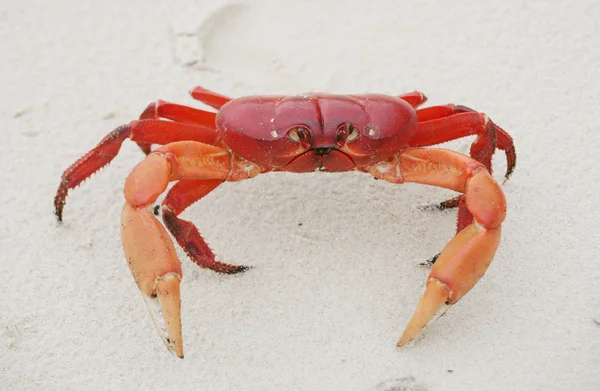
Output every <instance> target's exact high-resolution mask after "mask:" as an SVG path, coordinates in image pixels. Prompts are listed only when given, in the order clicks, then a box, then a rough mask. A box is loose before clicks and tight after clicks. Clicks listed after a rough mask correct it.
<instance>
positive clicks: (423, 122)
mask: <svg viewBox="0 0 600 391" xmlns="http://www.w3.org/2000/svg"><path fill="white" fill-rule="evenodd" d="M417 120H418V127H417V132H416V133H415V135H414V136H413V138H412V139H411V143H410V145H411V147H424V146H429V145H435V144H441V143H443V142H446V141H450V140H454V139H457V138H461V137H466V136H471V135H477V138H476V139H475V141H474V142H473V144H472V145H471V157H472V158H473V159H475V160H477V161H479V162H481V163H483V164H484V165H485V166H486V167H487V169H488V170H489V171H490V172H491V171H492V170H491V169H492V155H493V154H494V151H495V149H496V148H498V149H500V150H502V151H504V152H505V154H506V160H507V166H506V174H505V179H508V178H509V177H510V175H511V174H512V172H513V170H514V168H515V164H516V160H517V156H516V153H515V146H514V144H513V140H512V138H511V137H510V135H509V134H508V133H507V132H506V131H505V130H503V129H502V128H500V127H499V126H498V125H496V124H494V123H493V122H492V121H491V120H490V119H489V118H488V117H487V116H486V115H485V114H483V113H479V112H476V111H475V110H473V109H470V108H468V107H465V106H455V105H446V106H434V107H428V108H425V109H420V110H417Z"/></svg>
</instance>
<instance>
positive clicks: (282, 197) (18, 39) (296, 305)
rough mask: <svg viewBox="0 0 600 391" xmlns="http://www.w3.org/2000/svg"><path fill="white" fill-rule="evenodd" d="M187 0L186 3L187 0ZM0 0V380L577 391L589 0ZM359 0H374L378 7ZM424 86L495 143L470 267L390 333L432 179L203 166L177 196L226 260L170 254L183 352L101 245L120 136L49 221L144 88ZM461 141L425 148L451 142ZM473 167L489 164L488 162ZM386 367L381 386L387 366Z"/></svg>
mask: <svg viewBox="0 0 600 391" xmlns="http://www.w3.org/2000/svg"><path fill="white" fill-rule="evenodd" d="M200 3H203V4H200ZM398 3H399V2H396V1H392V0H389V1H379V2H373V1H370V2H365V1H363V2H361V1H346V2H344V3H343V4H344V5H343V6H341V5H340V3H337V2H333V1H304V2H291V1H240V2H237V3H234V2H226V1H216V0H214V1H210V2H208V1H207V2H199V1H187V2H186V1H183V0H177V1H170V2H152V1H139V0H138V1H129V2H121V1H116V0H110V1H104V2H98V1H88V0H83V1H79V2H77V3H76V4H75V2H70V1H67V0H57V1H54V2H44V1H33V0H28V1H21V2H18V3H17V2H9V1H5V2H3V3H2V5H0V31H1V33H2V35H1V36H2V37H3V38H2V39H1V40H0V52H1V53H2V61H1V62H0V66H1V67H2V68H1V72H0V85H1V86H2V92H1V93H2V96H3V100H2V105H0V120H1V126H0V129H1V130H0V132H1V134H2V138H1V140H2V145H3V148H2V154H0V164H1V166H2V171H1V183H2V192H1V193H0V201H1V204H2V205H3V213H2V223H1V224H0V249H1V250H0V251H1V253H0V254H1V262H0V273H1V275H2V278H1V279H0V291H1V292H2V295H1V296H0V297H1V298H0V388H1V389H3V390H4V389H6V390H8V389H14V390H17V389H19V390H25V389H28V390H32V389H44V390H59V389H60V390H83V389H85V390H90V389H113V390H116V389H129V390H130V389H178V390H187V389H190V390H192V389H193V390H199V389H202V390H287V389H290V390H292V389H293V390H388V391H389V390H421V391H423V390H483V389H485V390H599V389H600V369H599V364H598V363H599V362H600V343H599V341H600V304H599V301H598V297H600V284H599V283H598V281H599V279H600V262H598V260H597V254H598V253H600V249H599V246H598V243H599V242H598V232H599V223H598V221H599V220H600V214H599V212H598V192H599V191H600V188H599V186H598V183H599V182H598V178H599V177H600V168H599V165H598V151H599V150H600V125H599V123H600V114H599V106H598V102H600V82H599V78H598V76H599V75H600V49H599V45H598V42H599V41H598V36H599V35H600V27H599V26H600V25H599V24H598V19H599V18H600V3H598V2H597V1H594V0H588V1H578V2H566V1H563V2H561V1H556V2H553V4H554V5H553V6H551V7H550V6H548V5H547V4H549V3H550V2H541V1H530V2H525V1H523V2H521V1H516V0H513V1H503V2H485V4H483V3H484V2H476V1H472V2H468V1H454V2H436V1H425V2H403V3H404V4H402V5H400V4H398ZM376 4H377V5H376ZM195 85H202V86H205V87H207V88H210V89H214V90H216V91H220V92H222V93H224V94H227V95H231V96H240V95H248V94H255V93H260V94H266V93H292V94H295V93H300V92H306V91H331V92H340V93H357V92H382V93H389V94H399V93H402V92H407V91H412V90H415V89H418V90H421V91H423V92H425V93H426V94H427V95H428V96H429V98H430V102H429V103H430V104H432V105H435V104H446V103H459V104H464V105H468V106H471V107H474V108H476V109H478V110H481V111H483V112H486V113H487V114H488V115H489V116H490V117H491V118H492V119H493V120H494V121H495V122H496V123H498V124H500V125H501V126H502V127H504V128H505V129H507V130H508V131H509V132H510V133H511V134H512V136H513V137H514V140H515V143H516V146H517V153H518V164H517V169H516V171H515V174H514V176H513V177H512V178H511V180H510V181H509V182H508V183H507V184H506V185H505V186H504V190H505V192H506V196H507V199H508V202H509V209H508V217H507V219H506V222H505V224H504V235H503V237H502V240H501V243H500V247H499V250H498V252H497V255H496V258H495V261H494V263H493V264H492V266H491V267H490V269H489V271H488V273H487V274H486V276H485V277H484V279H483V280H482V281H481V282H480V283H479V284H478V285H477V286H476V287H475V288H474V289H473V290H472V291H471V293H469V294H468V295H467V296H466V297H465V298H464V299H463V300H461V301H460V302H459V303H458V304H457V305H455V306H453V307H452V308H450V309H449V311H448V312H447V313H446V315H445V316H444V317H442V318H440V319H439V320H438V321H437V322H436V323H435V324H433V325H431V326H430V327H429V328H428V329H427V330H426V331H425V332H424V333H423V335H422V336H421V337H420V338H419V339H418V340H417V341H416V342H415V343H413V344H411V345H409V346H407V347H405V348H403V349H398V348H396V346H395V343H396V341H397V338H398V337H399V335H400V333H401V332H402V330H403V328H404V326H405V325H406V322H407V321H408V319H409V318H410V316H411V315H412V312H413V310H414V309H415V306H416V304H417V302H418V300H419V297H420V295H421V294H422V292H423V288H424V282H425V278H426V275H427V270H426V269H424V268H423V267H420V266H419V263H420V262H422V261H424V260H426V259H427V258H429V257H431V256H432V255H434V254H436V253H437V252H439V250H440V249H441V248H442V247H443V246H444V244H445V243H446V242H447V241H448V240H449V239H450V238H451V237H452V234H453V226H454V221H455V212H453V211H446V212H431V211H429V212H427V211H421V210H419V208H418V206H420V205H426V204H429V203H432V202H436V201H441V200H443V199H444V197H447V196H449V195H450V194H451V193H449V192H448V191H445V190H439V189H435V188H429V187H425V186H418V185H403V186H400V185H399V186H394V185H391V184H388V183H384V182H382V181H373V180H372V179H370V178H369V177H367V176H365V175H364V174H360V173H350V174H343V175H342V174H340V175H326V174H318V173H315V174H306V175H294V174H271V175H265V176H263V177H259V178H257V179H254V180H251V181H246V182H242V183H238V184H227V185H224V186H222V187H221V188H219V189H217V190H216V191H214V192H213V193H211V194H210V195H209V196H208V197H206V199H205V200H203V201H202V202H200V203H198V204H197V205H195V206H194V207H193V208H190V209H189V210H188V211H186V212H185V213H184V215H183V216H184V218H186V219H190V220H192V221H194V222H195V223H197V225H198V227H199V228H200V230H201V232H203V233H204V235H205V237H206V239H207V240H208V242H209V243H210V244H211V246H212V248H214V249H215V251H216V253H217V254H218V256H219V257H220V258H221V259H224V260H226V261H229V262H232V263H241V264H246V265H253V266H254V268H253V269H251V270H250V271H249V272H247V273H244V274H242V275H237V276H233V277H231V276H221V275H216V274H215V273H212V272H210V271H207V270H202V269H200V268H198V267H196V266H195V265H194V264H192V263H191V262H190V261H189V260H188V259H187V258H186V257H185V255H184V254H183V252H182V251H179V250H178V251H179V255H180V257H181V260H182V263H183V272H184V282H183V285H182V297H183V324H184V340H185V349H186V358H185V359H184V360H179V359H176V358H175V357H174V356H172V355H170V354H169V353H168V352H167V351H166V350H165V348H164V346H163V345H162V343H161V342H160V340H159V338H158V337H157V334H156V331H155V329H154V326H153V324H152V322H151V320H150V317H149V316H148V313H147V310H146V308H145V305H144V303H143V300H142V298H141V296H140V294H139V293H138V290H137V287H136V286H135V284H134V281H133V279H132V278H131V274H130V272H129V270H128V268H127V265H126V263H125V259H124V256H123V254H122V249H121V244H120V235H119V217H120V209H121V206H122V203H123V196H122V186H123V181H124V179H125V177H126V175H127V173H128V172H129V170H131V168H132V167H133V166H134V165H135V164H136V162H138V161H140V159H142V155H141V153H140V152H139V150H138V149H137V148H136V147H135V145H133V144H132V143H126V145H124V147H123V149H122V150H121V153H120V155H119V156H118V157H117V159H115V161H114V162H113V163H112V164H111V165H110V167H108V168H107V169H104V170H102V171H101V172H100V173H99V174H98V175H95V176H94V177H93V178H92V179H91V180H89V181H88V182H86V183H85V185H84V186H82V187H80V188H78V189H76V190H75V191H73V192H72V193H71V196H70V197H69V198H68V202H67V206H66V209H65V222H64V223H63V224H62V225H59V224H58V223H57V222H56V219H55V217H54V215H53V197H54V193H55V191H56V188H57V186H58V183H59V178H60V175H61V173H62V171H63V170H64V169H65V168H66V167H68V165H69V164H70V163H72V162H73V161H74V160H75V159H77V158H78V157H79V156H81V155H82V154H83V153H85V152H86V151H87V150H88V149H90V148H91V147H92V146H94V145H95V144H96V143H97V142H98V141H99V140H100V139H101V138H102V137H103V136H104V135H105V134H107V133H108V132H109V131H110V130H112V129H113V128H114V127H116V126H117V125H120V124H123V123H126V122H128V121H130V120H131V119H134V118H135V117H136V116H137V115H138V114H139V113H140V112H141V110H142V109H143V108H144V107H145V106H146V105H147V104H148V103H149V102H151V101H154V100H155V99H158V98H161V99H166V100H171V101H176V102H181V103H184V104H189V105H197V106H198V107H200V105H199V104H197V103H195V102H193V101H192V99H191V98H190V97H189V96H188V95H187V91H188V90H189V89H190V88H191V87H193V86H195ZM471 141H472V139H464V140H458V141H456V142H452V143H449V144H448V145H447V146H448V147H451V148H453V149H456V150H458V151H461V152H465V151H467V150H468V146H469V144H470V142H471ZM494 163H495V167H496V176H497V177H500V175H501V174H500V173H501V172H502V171H503V170H504V167H505V159H504V158H503V156H502V155H501V154H497V156H496V157H495V160H494ZM394 381H395V382H394Z"/></svg>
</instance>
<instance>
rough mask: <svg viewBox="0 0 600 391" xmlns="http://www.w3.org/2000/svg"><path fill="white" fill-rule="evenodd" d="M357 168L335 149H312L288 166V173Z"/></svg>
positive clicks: (337, 170)
mask: <svg viewBox="0 0 600 391" xmlns="http://www.w3.org/2000/svg"><path fill="white" fill-rule="evenodd" d="M355 167H356V164H355V163H354V161H353V160H352V158H351V157H350V156H348V155H347V154H346V153H344V152H342V151H340V150H339V149H337V148H335V147H312V148H310V149H309V150H307V151H306V152H304V153H303V154H301V155H299V156H298V157H296V158H295V159H294V160H292V161H291V162H290V163H289V164H288V165H287V166H286V171H292V172H312V171H325V172H339V171H351V170H353V169H354V168H355Z"/></svg>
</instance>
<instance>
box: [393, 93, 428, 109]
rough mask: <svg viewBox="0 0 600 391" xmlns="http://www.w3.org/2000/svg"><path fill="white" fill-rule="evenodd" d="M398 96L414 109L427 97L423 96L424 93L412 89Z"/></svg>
mask: <svg viewBox="0 0 600 391" xmlns="http://www.w3.org/2000/svg"><path fill="white" fill-rule="evenodd" d="M398 98H400V99H402V100H403V101H406V102H407V103H408V104H410V105H411V106H412V107H414V108H415V109H416V108H417V107H419V106H421V105H422V104H423V103H425V102H427V97H426V96H425V94H423V93H422V92H419V91H413V92H409V93H407V94H402V95H399V96H398Z"/></svg>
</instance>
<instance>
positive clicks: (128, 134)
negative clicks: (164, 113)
mask: <svg viewBox="0 0 600 391" xmlns="http://www.w3.org/2000/svg"><path fill="white" fill-rule="evenodd" d="M128 138H129V139H131V140H133V141H136V142H141V143H146V144H167V143H169V142H173V141H183V140H193V141H199V142H202V143H206V144H211V145H214V144H217V143H218V141H219V133H218V132H217V131H216V130H215V129H214V128H210V127H208V126H202V125H191V124H187V123H180V122H171V121H163V120H157V119H149V120H141V121H132V122H131V123H129V124H128V125H122V126H119V127H118V128H116V129H115V130H113V131H112V132H110V133H109V134H108V135H107V136H106V137H104V138H103V139H102V141H100V143H99V144H98V145H96V147H94V148H93V149H92V150H91V151H89V152H88V153H86V154H85V155H83V156H82V157H81V158H79V159H78V160H77V161H75V163H73V164H72V165H71V166H70V167H69V168H67V169H66V170H65V171H64V173H63V175H62V179H61V182H60V185H59V187H58V190H57V192H56V196H55V197H54V208H55V209H54V211H55V212H54V213H55V214H56V217H58V220H59V221H62V212H63V208H64V206H65V203H66V198H67V194H68V191H69V190H70V189H73V188H75V187H77V186H78V185H79V184H80V183H81V182H83V181H84V180H86V179H87V178H89V177H90V176H91V175H92V174H93V173H95V172H96V171H98V170H100V169H101V168H102V167H104V166H106V165H107V164H108V163H110V162H111V161H112V160H113V159H114V158H115V157H116V156H117V154H118V153H119V150H120V149H121V145H122V144H123V141H125V140H126V139H128Z"/></svg>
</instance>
